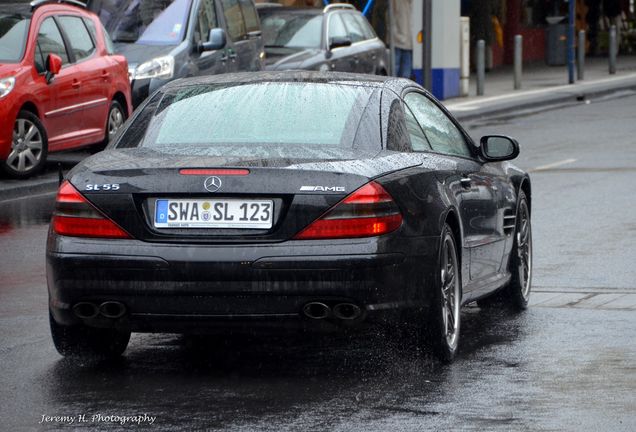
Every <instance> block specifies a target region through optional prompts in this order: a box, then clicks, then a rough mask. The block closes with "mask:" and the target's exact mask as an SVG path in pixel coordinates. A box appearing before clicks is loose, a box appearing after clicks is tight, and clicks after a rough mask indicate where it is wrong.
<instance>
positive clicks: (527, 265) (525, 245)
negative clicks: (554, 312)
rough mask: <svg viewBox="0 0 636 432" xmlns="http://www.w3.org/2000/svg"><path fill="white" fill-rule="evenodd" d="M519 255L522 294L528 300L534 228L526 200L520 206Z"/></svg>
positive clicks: (518, 269)
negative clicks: (531, 224)
mask: <svg viewBox="0 0 636 432" xmlns="http://www.w3.org/2000/svg"><path fill="white" fill-rule="evenodd" d="M517 257H518V260H517V263H518V268H517V271H518V272H519V282H520V284H521V295H522V296H523V298H524V300H526V301H527V300H528V298H529V296H530V280H531V276H532V230H531V227H530V212H529V211H528V205H527V204H526V202H525V201H523V202H522V203H521V205H520V207H519V228H518V230H517Z"/></svg>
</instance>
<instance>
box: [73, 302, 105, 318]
mask: <svg viewBox="0 0 636 432" xmlns="http://www.w3.org/2000/svg"><path fill="white" fill-rule="evenodd" d="M73 313H74V314H75V316H76V317H78V318H81V319H91V318H95V317H96V316H97V315H99V309H98V308H97V305H95V304H93V303H89V302H79V303H75V306H73Z"/></svg>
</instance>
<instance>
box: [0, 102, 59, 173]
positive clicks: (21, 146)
mask: <svg viewBox="0 0 636 432" xmlns="http://www.w3.org/2000/svg"><path fill="white" fill-rule="evenodd" d="M32 127H33V129H31V128H32ZM13 135H14V138H13V141H12V143H11V152H10V153H9V156H8V157H7V159H6V160H4V161H2V162H1V163H0V167H1V168H2V171H3V172H4V173H5V174H7V175H8V176H9V177H12V178H16V179H23V178H27V177H31V176H32V175H34V174H37V173H38V172H39V171H41V170H42V168H43V167H44V165H45V164H46V157H47V154H48V137H47V134H46V129H45V128H44V125H43V124H42V122H41V121H40V119H39V118H38V117H37V116H36V115H35V114H33V113H32V112H29V111H24V110H23V111H20V112H19V113H18V117H17V118H16V119H15V123H14V126H13ZM38 147H39V148H38ZM14 151H15V152H16V153H15V157H16V158H18V159H17V160H16V159H15V158H13V157H12V155H14ZM29 154H30V155H32V157H33V158H34V159H35V161H32V160H31V159H30V158H29V157H28V155H29ZM20 156H22V159H23V160H24V168H23V169H20V163H19V159H20ZM16 163H17V165H16ZM28 163H30V164H29V165H28V166H27V164H28Z"/></svg>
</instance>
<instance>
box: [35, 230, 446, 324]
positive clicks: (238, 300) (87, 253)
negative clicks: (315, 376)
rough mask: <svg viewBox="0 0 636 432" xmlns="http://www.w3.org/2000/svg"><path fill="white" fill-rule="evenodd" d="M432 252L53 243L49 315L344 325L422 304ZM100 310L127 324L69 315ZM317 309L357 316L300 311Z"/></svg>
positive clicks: (415, 245) (419, 248)
mask: <svg viewBox="0 0 636 432" xmlns="http://www.w3.org/2000/svg"><path fill="white" fill-rule="evenodd" d="M391 245H393V246H395V245H399V246H400V247H393V248H392V250H391V249H389V246H391ZM435 251H437V239H436V238H417V239H412V242H410V243H406V242H403V241H402V242H392V241H388V240H387V239H381V238H378V239H364V240H356V241H347V242H343V241H339V242H335V241H330V242H329V244H328V245H325V244H324V242H316V241H295V242H286V243H285V244H284V245H283V244H275V245H271V244H269V245H250V246H244V245H241V246H232V245H225V246H183V245H167V244H149V243H144V242H140V241H136V240H86V239H78V238H70V237H61V236H56V235H51V238H50V239H49V250H48V252H47V281H48V288H49V298H50V309H51V312H52V314H53V316H54V318H55V320H56V321H57V322H59V323H62V324H67V325H70V324H75V323H79V322H82V321H83V322H84V323H85V324H88V325H93V326H98V327H119V328H127V329H130V330H133V331H149V332H153V331H173V330H174V331H199V330H205V329H210V330H211V329H214V328H230V327H247V328H249V327H261V326H263V325H275V326H277V325H280V326H292V327H294V326H297V327H304V326H306V325H309V326H312V327H315V328H318V327H329V325H333V326H335V327H338V326H340V325H348V326H351V325H357V324H361V323H363V322H370V321H374V318H376V317H378V318H382V319H384V316H385V315H386V312H387V311H400V310H402V309H407V308H413V307H421V306H425V305H427V302H428V299H429V293H428V291H429V290H427V289H426V287H428V286H431V283H430V282H431V281H432V277H433V274H434V273H433V268H434V266H435V257H436V252H435ZM115 252H116V253H115ZM105 301H116V302H121V303H122V304H124V305H125V308H126V313H125V315H124V316H122V317H121V318H118V319H111V318H106V317H103V316H99V315H98V316H96V317H95V318H90V319H80V318H78V317H77V316H75V314H74V312H73V309H72V308H73V306H74V305H75V304H77V303H78V302H91V303H93V304H95V305H99V304H101V303H103V302H105ZM314 301H318V302H322V303H325V304H327V305H328V306H330V307H333V306H335V305H336V304H339V303H343V302H344V303H353V304H355V305H357V306H359V307H360V309H361V315H360V317H359V318H357V319H356V320H352V322H342V320H338V319H335V317H334V318H333V319H331V318H332V317H328V318H327V319H322V320H313V319H310V318H307V317H306V316H305V315H304V313H303V308H304V306H305V305H306V304H307V303H309V302H314ZM316 321H320V323H317V322H316ZM266 323H267V324H266Z"/></svg>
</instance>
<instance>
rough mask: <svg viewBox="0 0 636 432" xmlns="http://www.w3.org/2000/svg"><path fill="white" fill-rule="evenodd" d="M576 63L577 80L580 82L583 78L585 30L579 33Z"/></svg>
mask: <svg viewBox="0 0 636 432" xmlns="http://www.w3.org/2000/svg"><path fill="white" fill-rule="evenodd" d="M577 57H578V61H577V79H578V80H579V81H582V80H583V79H584V78H585V30H581V31H580V32H579V47H578V56H577Z"/></svg>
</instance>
